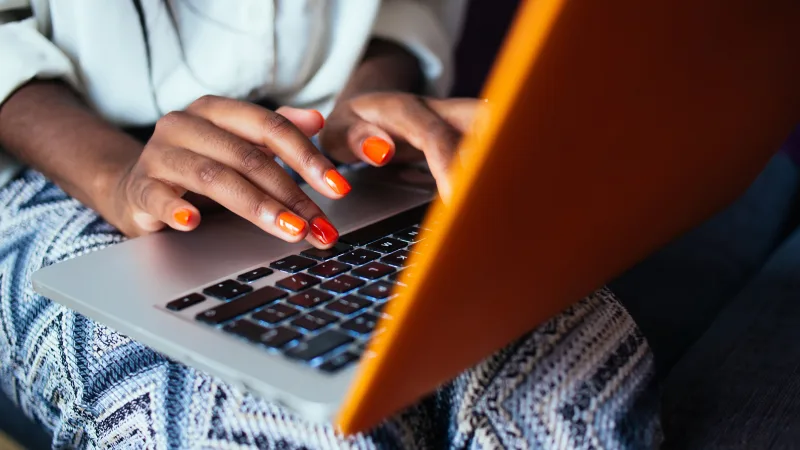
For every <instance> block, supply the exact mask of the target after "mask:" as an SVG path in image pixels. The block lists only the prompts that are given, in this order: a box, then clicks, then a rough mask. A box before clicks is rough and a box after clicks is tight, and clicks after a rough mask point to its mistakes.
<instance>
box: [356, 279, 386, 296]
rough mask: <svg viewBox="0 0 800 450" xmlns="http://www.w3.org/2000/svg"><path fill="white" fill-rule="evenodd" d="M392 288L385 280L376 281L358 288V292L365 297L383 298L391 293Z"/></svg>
mask: <svg viewBox="0 0 800 450" xmlns="http://www.w3.org/2000/svg"><path fill="white" fill-rule="evenodd" d="M392 288H394V285H393V284H391V283H387V282H385V281H378V282H377V283H372V284H370V285H369V286H367V287H365V288H363V289H359V290H358V293H359V294H361V295H366V296H367V297H372V298H377V299H383V298H386V297H388V296H390V295H392Z"/></svg>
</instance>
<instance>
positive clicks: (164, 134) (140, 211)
mask: <svg viewBox="0 0 800 450" xmlns="http://www.w3.org/2000/svg"><path fill="white" fill-rule="evenodd" d="M323 122H324V120H323V118H322V116H321V115H319V113H317V112H316V111H308V110H300V109H294V108H281V109H278V110H277V111H275V112H273V111H269V110H267V109H264V108H261V107H259V106H256V105H253V104H250V103H245V102H240V101H236V100H231V99H226V98H221V97H214V96H206V97H202V98H200V99H199V100H197V101H195V102H194V103H192V104H191V105H190V106H189V107H188V108H187V109H186V110H185V111H176V112H171V113H169V114H167V115H165V116H164V117H163V118H161V119H160V120H159V121H158V123H157V124H156V128H155V133H154V134H153V137H152V138H151V139H150V141H149V142H148V143H147V145H146V146H145V147H144V151H143V152H142V153H141V156H140V157H139V159H138V160H137V161H135V162H134V163H133V164H132V165H131V166H130V168H129V169H128V170H126V171H125V172H124V174H123V175H122V177H121V179H120V180H119V183H117V191H118V192H116V196H117V202H116V203H117V205H120V206H119V207H118V208H117V209H118V210H121V212H120V214H119V215H121V216H122V217H124V218H125V219H124V220H122V222H123V224H122V226H121V225H120V224H116V225H117V226H121V228H122V229H123V232H125V233H126V234H129V235H139V234H144V233H148V232H152V231H156V230H158V229H161V228H163V227H164V226H165V225H166V226H170V227H172V228H174V229H176V230H183V231H189V230H192V229H194V228H196V227H197V226H198V224H199V223H200V212H199V211H198V209H197V208H196V207H195V205H193V204H191V203H190V202H189V201H187V200H186V198H184V194H186V193H187V192H192V193H196V194H199V195H202V196H205V197H208V198H209V199H211V200H213V201H215V202H217V203H219V204H220V205H222V206H224V207H225V208H227V209H229V210H230V211H232V212H234V213H236V214H238V215H239V216H241V217H243V218H245V219H247V220H249V221H250V222H252V223H253V224H255V225H256V226H258V227H260V228H261V229H263V230H264V231H266V232H267V233H270V234H273V235H275V236H277V237H279V238H281V239H284V240H286V241H289V242H297V241H300V240H302V239H303V238H306V236H308V241H309V242H310V243H312V244H313V245H315V246H317V247H319V248H327V247H330V246H331V245H333V244H334V243H335V241H336V239H337V238H338V231H337V230H336V228H334V226H333V225H332V224H331V223H330V221H329V220H328V219H327V218H326V217H325V214H324V213H323V212H322V211H321V210H320V208H319V207H318V206H317V205H316V204H315V203H314V202H313V201H312V200H311V199H310V198H309V197H308V196H307V195H306V194H305V193H304V192H303V191H302V190H301V189H300V187H299V186H298V185H297V183H295V181H294V180H293V179H292V178H291V177H290V176H289V174H288V173H287V172H286V171H285V170H284V169H283V168H282V167H281V166H280V165H278V163H277V162H275V160H274V156H278V157H280V158H281V160H283V161H284V162H285V163H286V164H288V165H289V166H291V167H292V168H293V169H294V170H295V171H297V173H299V174H300V175H301V176H302V177H303V178H304V179H305V180H306V181H307V182H308V184H309V185H311V186H312V187H313V188H314V189H316V190H317V191H318V192H320V193H321V194H323V195H325V196H326V197H329V198H332V199H338V198H341V197H343V196H344V195H347V193H348V192H349V191H350V185H349V184H348V183H347V181H346V180H345V179H344V178H343V177H342V175H340V174H339V172H338V171H336V169H335V168H334V166H333V164H332V163H331V162H330V161H328V159H326V158H325V157H324V156H323V155H322V154H321V153H320V152H319V151H318V150H317V148H316V147H315V146H314V145H313V144H312V143H311V141H310V140H309V139H308V137H309V136H313V135H314V134H316V133H317V132H318V131H319V129H320V128H321V127H322V125H323Z"/></svg>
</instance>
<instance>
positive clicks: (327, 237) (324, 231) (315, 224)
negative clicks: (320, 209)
mask: <svg viewBox="0 0 800 450" xmlns="http://www.w3.org/2000/svg"><path fill="white" fill-rule="evenodd" d="M311 234H313V235H314V237H315V238H317V240H318V241H320V242H322V243H323V244H326V245H327V244H332V243H334V242H336V240H337V239H339V232H338V231H336V228H334V227H333V225H332V224H331V223H330V222H328V220H327V219H325V218H324V217H316V218H314V220H312V221H311Z"/></svg>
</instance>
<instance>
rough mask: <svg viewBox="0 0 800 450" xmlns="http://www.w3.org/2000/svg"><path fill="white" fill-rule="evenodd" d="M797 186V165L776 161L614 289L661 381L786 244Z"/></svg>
mask: <svg viewBox="0 0 800 450" xmlns="http://www.w3.org/2000/svg"><path fill="white" fill-rule="evenodd" d="M797 187H798V173H797V169H796V168H795V166H794V164H793V163H792V162H791V160H790V159H789V158H788V157H787V156H786V155H778V156H776V157H775V158H774V159H773V160H772V161H771V162H770V164H769V165H768V166H767V168H766V169H765V170H764V171H763V173H762V174H761V175H760V177H759V178H758V179H757V180H756V181H755V183H754V184H753V185H752V186H751V187H750V189H749V190H748V191H747V192H746V193H745V195H744V196H743V197H741V198H740V199H739V200H738V201H737V202H736V203H735V204H733V205H732V206H731V207H729V208H728V209H727V210H725V211H723V212H722V213H720V214H718V215H717V216H716V217H714V218H712V219H711V220H709V221H708V222H706V223H705V224H703V225H701V226H700V227H698V228H696V229H694V230H692V231H691V232H689V233H687V234H686V235H684V236H683V237H681V238H679V239H676V240H675V241H674V242H672V243H671V244H669V245H667V246H666V247H664V248H663V249H661V250H659V251H658V252H656V253H655V254H653V255H651V256H650V257H648V258H647V259H646V260H645V261H643V262H642V263H640V264H639V265H637V266H636V267H634V268H632V269H631V270H629V271H628V272H627V273H625V274H624V275H622V276H621V277H619V278H618V279H617V280H615V281H614V282H612V283H611V284H610V285H609V286H610V288H611V290H612V291H613V292H614V293H615V294H616V295H617V296H618V297H619V299H620V301H622V303H623V305H625V307H626V308H627V309H628V311H630V313H631V315H632V316H633V318H634V320H635V321H636V324H637V325H639V327H640V328H641V330H642V332H643V333H644V335H645V337H646V338H647V341H648V343H649V345H650V347H651V348H652V349H653V353H654V355H655V359H656V368H657V371H658V374H659V376H663V375H664V374H666V373H667V372H668V371H669V369H670V368H671V367H672V365H673V364H674V363H675V362H676V361H677V360H678V358H680V356H681V355H682V354H683V352H685V351H686V349H687V348H688V347H689V346H690V345H691V344H692V343H693V342H694V341H696V340H697V338H698V337H699V336H700V335H701V334H702V333H703V331H704V330H705V329H706V328H707V327H708V326H709V324H710V323H711V321H712V320H713V319H714V317H715V316H716V314H717V313H718V312H719V311H720V309H722V307H723V306H724V305H725V303H726V302H727V301H728V300H730V299H731V298H732V297H733V296H734V295H735V294H736V293H737V292H738V291H739V290H741V289H742V288H743V287H744V285H745V284H746V283H747V280H748V279H749V278H751V277H752V276H753V275H754V274H755V273H756V272H758V270H759V269H760V268H761V266H762V265H763V264H764V262H765V261H766V259H767V258H768V257H769V255H770V253H771V252H772V251H773V250H774V249H775V247H776V246H777V245H778V244H779V243H780V242H781V241H782V240H783V238H784V237H785V235H786V231H787V229H788V224H789V221H790V216H791V212H792V207H793V205H794V201H795V198H796V192H797Z"/></svg>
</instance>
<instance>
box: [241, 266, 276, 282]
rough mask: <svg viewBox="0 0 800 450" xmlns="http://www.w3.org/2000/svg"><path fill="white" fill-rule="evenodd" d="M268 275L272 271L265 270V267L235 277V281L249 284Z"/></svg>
mask: <svg viewBox="0 0 800 450" xmlns="http://www.w3.org/2000/svg"><path fill="white" fill-rule="evenodd" d="M269 275H272V269H267V268H266V267H259V268H258V269H253V270H251V271H250V272H245V273H243V274H241V275H239V276H238V277H236V279H237V280H239V281H244V282H245V283H250V282H253V281H256V280H258V279H259V278H264V277H266V276H269Z"/></svg>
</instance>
